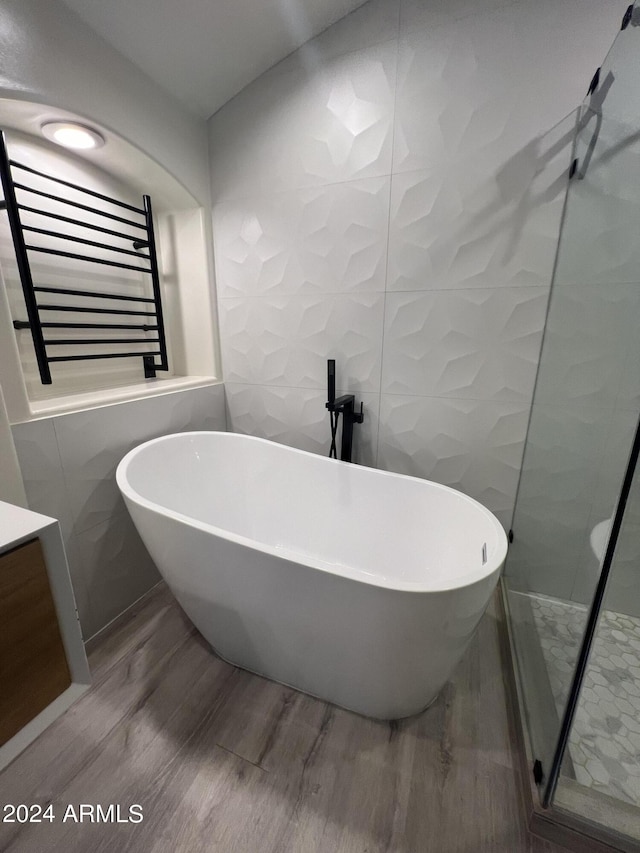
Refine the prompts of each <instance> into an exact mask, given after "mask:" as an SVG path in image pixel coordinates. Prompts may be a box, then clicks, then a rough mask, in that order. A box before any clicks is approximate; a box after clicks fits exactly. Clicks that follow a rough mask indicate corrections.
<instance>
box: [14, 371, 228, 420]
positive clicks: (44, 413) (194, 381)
mask: <svg viewBox="0 0 640 853" xmlns="http://www.w3.org/2000/svg"><path fill="white" fill-rule="evenodd" d="M208 385H222V380H220V379H216V378H215V377H214V376H174V377H171V378H170V379H148V380H147V381H146V382H140V383H137V384H135V385H123V386H122V387H120V388H109V389H106V390H102V391H90V392H85V393H82V394H71V395H68V396H65V397H55V398H53V399H50V400H43V401H39V402H31V403H29V409H30V410H31V416H30V417H29V418H26V419H24V418H23V419H21V420H19V421H14V422H13V423H28V422H29V421H35V420H39V419H40V418H49V417H51V416H52V415H60V414H68V413H70V412H84V411H87V410H88V409H99V408H101V407H102V406H112V405H113V404H115V403H126V402H130V401H131V400H140V399H143V398H146V397H159V396H161V395H163V394H171V393H173V392H174V391H184V390H186V389H188V388H204V387H206V386H208Z"/></svg>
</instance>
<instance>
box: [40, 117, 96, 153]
mask: <svg viewBox="0 0 640 853" xmlns="http://www.w3.org/2000/svg"><path fill="white" fill-rule="evenodd" d="M41 130H42V132H43V134H44V135H45V136H46V137H47V139H51V140H52V141H53V142H57V143H58V145H64V147H65V148H78V149H81V148H83V149H89V148H100V147H101V146H103V145H104V136H102V134H100V133H98V131H97V130H94V129H93V128H92V127H86V126H85V125H82V124H76V123H75V122H70V121H48V122H46V124H43V125H42V128H41Z"/></svg>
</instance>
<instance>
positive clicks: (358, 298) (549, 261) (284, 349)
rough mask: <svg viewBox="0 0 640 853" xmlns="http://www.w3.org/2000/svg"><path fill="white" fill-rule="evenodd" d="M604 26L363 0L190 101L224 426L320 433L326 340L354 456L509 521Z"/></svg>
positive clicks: (574, 3)
mask: <svg viewBox="0 0 640 853" xmlns="http://www.w3.org/2000/svg"><path fill="white" fill-rule="evenodd" d="M612 3H613V5H614V6H616V7H617V5H619V6H620V10H621V13H622V11H624V8H623V4H622V3H618V0H612ZM398 13H399V14H398ZM618 26H619V18H618V17H617V11H614V10H612V6H611V5H610V4H606V7H605V5H603V4H601V3H599V2H597V0H564V2H563V3H561V4H559V3H557V2H555V0H539V2H537V3H536V4H531V3H523V2H515V0H514V2H509V1H508V0H475V2H471V0H451V2H448V0H447V2H445V0H401V2H400V3H398V0H374V2H370V3H367V4H364V5H363V6H362V7H361V8H359V9H358V10H357V11H356V12H354V13H353V14H352V15H349V16H347V17H346V18H345V19H343V20H341V21H340V22H338V23H337V24H336V25H334V26H332V27H331V28H329V29H328V30H327V31H325V32H324V33H322V34H321V35H320V36H318V37H317V38H316V39H314V40H313V41H312V42H310V43H309V44H308V45H306V46H304V47H303V48H302V49H301V50H299V51H296V52H295V53H294V54H292V55H291V56H290V57H287V59H286V60H284V61H283V62H282V63H280V64H279V65H278V66H276V67H275V68H273V69H271V70H270V71H268V72H267V73H266V74H264V75H262V76H261V77H260V78H259V79H258V80H256V81H255V82H254V83H252V84H251V85H250V86H248V87H247V88H246V89H245V90H243V91H242V92H241V93H240V94H239V95H238V96H237V97H236V98H234V99H233V100H232V101H231V102H229V103H228V104H226V105H225V106H224V107H223V108H222V109H221V110H220V111H219V112H218V113H217V114H216V115H215V116H214V117H212V119H211V120H210V122H209V128H210V135H209V142H210V150H211V156H212V194H213V202H214V208H215V212H214V252H215V258H216V274H217V275H216V278H217V289H218V297H219V309H220V328H221V338H222V340H221V343H222V357H223V359H222V360H223V370H224V378H225V381H226V382H227V384H228V394H229V396H228V407H229V428H230V429H234V430H236V429H237V430H240V431H245V432H249V433H253V434H256V435H267V436H269V437H274V438H276V440H280V441H284V442H286V443H290V444H294V445H295V446H304V447H306V448H307V449H314V448H317V449H318V452H324V441H325V440H326V438H325V437H324V424H325V420H324V419H325V415H326V412H325V411H324V410H323V408H322V404H323V400H324V396H325V384H326V359H327V358H336V360H337V372H338V380H339V384H342V387H343V388H344V390H345V391H352V392H354V393H356V394H362V395H363V396H365V395H368V394H371V395H372V396H373V395H375V396H376V399H377V396H378V395H381V414H380V431H379V435H378V436H377V437H376V435H375V427H376V425H375V424H373V421H372V426H374V433H373V435H371V436H370V437H367V438H366V441H365V432H366V429H367V426H368V425H367V422H366V421H365V425H363V427H364V429H363V430H362V432H360V433H359V436H360V437H361V439H362V441H363V444H364V445H365V446H370V447H371V452H370V454H369V456H368V459H369V460H371V461H370V463H369V464H378V465H380V466H381V467H386V468H389V469H390V470H397V471H402V472H404V473H410V474H416V475H418V476H426V477H433V478H434V479H436V480H440V481H442V482H448V483H450V484H453V485H456V484H457V485H458V487H461V488H463V490H465V491H468V492H469V493H470V494H473V495H474V496H475V497H478V498H479V499H480V500H481V501H483V502H484V503H485V504H486V505H487V506H489V507H490V508H492V509H494V510H497V512H498V513H499V515H500V517H501V519H502V520H503V521H504V522H505V523H507V522H508V520H510V516H511V511H512V505H513V499H514V495H515V490H516V485H517V479H518V471H519V466H520V461H521V459H520V457H521V454H522V448H523V444H522V443H523V440H524V434H525V430H526V424H527V412H528V406H529V402H530V399H531V394H532V390H533V385H534V379H535V373H536V366H537V363H538V357H539V348H540V342H541V331H542V328H543V325H544V319H545V309H546V302H547V296H548V291H549V286H550V283H551V276H552V270H553V265H554V261H555V257H556V249H557V243H558V234H559V228H560V218H561V214H562V210H563V206H564V199H565V194H566V189H567V182H568V167H569V164H570V162H571V156H572V142H573V133H574V128H575V120H576V116H575V114H574V111H575V110H576V108H577V107H578V105H579V104H580V103H581V101H582V98H583V95H584V91H585V90H586V87H587V86H588V83H589V80H590V79H591V76H592V74H593V68H594V56H596V57H597V56H601V55H602V56H603V55H604V54H605V52H606V50H607V49H608V47H609V45H610V43H611V40H612V38H613V36H614V35H615V31H616V29H617V28H618ZM632 219H633V220H634V221H635V217H632ZM387 238H388V239H387ZM639 291H640V288H639ZM568 328H569V330H570V329H571V328H572V327H571V326H570V325H569V326H568ZM382 360H383V362H384V363H383V364H381V361H382ZM631 361H632V360H631ZM628 363H630V362H628ZM637 373H638V372H637V371H636V372H635V373H634V372H633V371H632V370H631V369H630V368H627V369H626V372H625V369H621V371H620V376H619V378H618V392H617V393H618V399H619V401H620V403H621V404H623V403H624V404H625V405H626V406H627V407H628V408H629V409H631V408H632V407H633V406H634V404H635V403H636V402H637V403H638V404H640V386H638V385H637V384H636V383H637ZM623 387H624V388H625V389H626V391H625V393H624V394H622V388H623ZM314 395H315V396H314ZM624 401H626V402H624ZM365 405H366V403H365ZM376 444H377V446H378V457H377V458H376V455H375V451H374V448H375V446H376ZM573 581H574V577H573V575H571V574H570V575H569V576H568V577H566V578H564V579H563V584H564V586H563V589H564V590H565V592H567V590H568V591H569V592H570V590H571V587H572V584H573ZM567 594H568V592H567Z"/></svg>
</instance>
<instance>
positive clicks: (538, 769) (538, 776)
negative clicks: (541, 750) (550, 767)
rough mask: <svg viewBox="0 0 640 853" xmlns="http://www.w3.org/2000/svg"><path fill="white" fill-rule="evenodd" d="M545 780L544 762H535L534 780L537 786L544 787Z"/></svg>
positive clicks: (538, 760)
mask: <svg viewBox="0 0 640 853" xmlns="http://www.w3.org/2000/svg"><path fill="white" fill-rule="evenodd" d="M543 779H544V773H543V772H542V762H541V761H540V759H539V758H536V760H535V761H534V762H533V780H534V782H535V783H536V785H542V781H543Z"/></svg>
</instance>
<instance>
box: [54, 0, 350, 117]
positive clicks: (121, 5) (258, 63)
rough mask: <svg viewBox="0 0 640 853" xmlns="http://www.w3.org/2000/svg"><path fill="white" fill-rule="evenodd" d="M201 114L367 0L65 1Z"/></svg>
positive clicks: (154, 77) (213, 108) (217, 106)
mask: <svg viewBox="0 0 640 853" xmlns="http://www.w3.org/2000/svg"><path fill="white" fill-rule="evenodd" d="M63 2H64V3H65V4H66V5H67V6H69V7H70V8H71V9H73V10H74V11H75V12H76V13H77V14H78V15H79V16H80V17H81V18H83V19H84V21H85V22H86V23H87V24H89V26H91V27H92V28H93V29H94V30H95V31H96V32H97V33H99V34H100V35H101V36H102V37H103V38H104V39H105V40H106V41H108V42H110V43H111V44H112V45H113V46H114V47H115V48H116V49H117V50H119V51H120V53H122V54H124V55H125V56H126V57H128V58H129V59H130V60H132V61H133V62H135V63H136V64H137V65H138V66H139V67H140V68H142V70H143V71H145V72H146V73H147V74H148V75H149V77H151V78H152V79H153V80H155V81H156V82H157V83H158V84H160V85H161V86H162V87H163V88H164V89H166V90H167V91H169V92H170V93H171V94H173V95H174V96H175V97H176V98H178V100H180V101H181V102H182V103H183V104H184V105H185V106H186V107H187V108H188V109H190V110H191V111H192V112H194V113H196V115H199V116H202V117H203V118H208V117H209V116H210V115H212V113H214V112H215V111H216V110H217V109H219V108H220V107H221V106H222V105H223V104H224V103H225V102H226V101H228V100H229V99H230V98H232V97H233V96H234V95H235V94H237V93H238V92H239V91H240V90H241V89H242V88H244V86H246V85H247V84H248V83H250V82H251V81H252V80H254V79H255V78H256V77H258V76H259V75H260V74H261V73H262V72H263V71H266V70H267V68H270V67H271V66H272V65H274V64H275V63H276V62H279V61H280V60H281V59H283V58H284V57H285V56H287V54H289V53H291V51H292V50H295V49H296V48H297V47H300V45H301V44H304V42H305V41H307V40H308V39H310V38H312V37H313V36H315V35H317V34H318V33H320V32H322V30H324V29H325V28H326V27H328V26H329V25H330V24H332V23H334V22H335V21H337V20H339V18H341V17H343V15H346V14H347V13H348V12H350V11H352V10H353V9H355V8H357V7H358V6H360V5H362V2H363V0H63Z"/></svg>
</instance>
